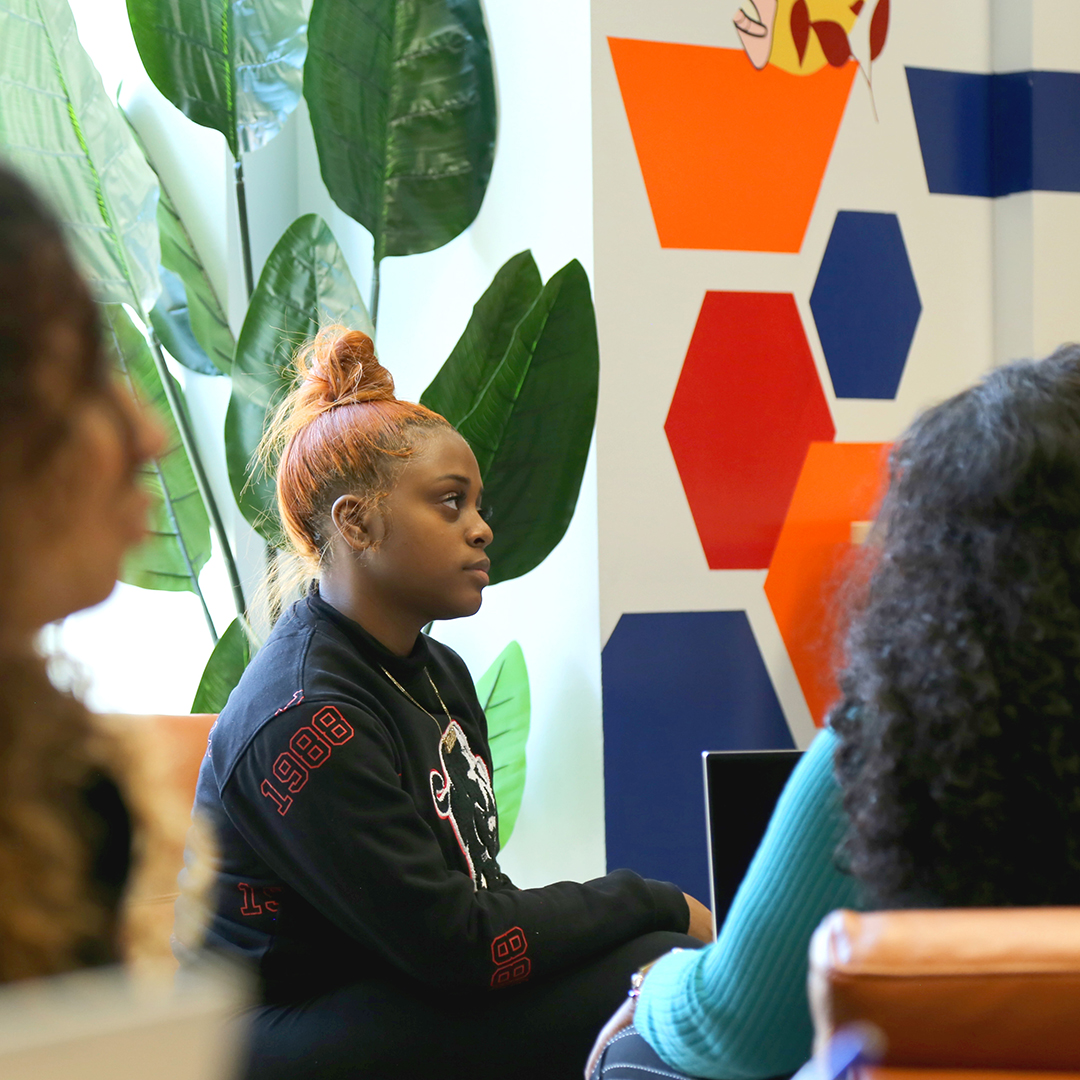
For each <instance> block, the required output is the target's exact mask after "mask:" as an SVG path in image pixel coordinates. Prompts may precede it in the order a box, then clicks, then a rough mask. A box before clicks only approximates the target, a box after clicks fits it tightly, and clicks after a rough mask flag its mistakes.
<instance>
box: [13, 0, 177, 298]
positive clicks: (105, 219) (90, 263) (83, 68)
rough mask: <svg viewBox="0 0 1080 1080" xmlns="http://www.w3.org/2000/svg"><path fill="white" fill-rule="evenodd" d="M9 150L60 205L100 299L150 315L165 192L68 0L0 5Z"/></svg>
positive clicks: (15, 161)
mask: <svg viewBox="0 0 1080 1080" xmlns="http://www.w3.org/2000/svg"><path fill="white" fill-rule="evenodd" d="M0 55H2V57H3V74H2V77H0V151H2V152H3V156H4V157H5V158H6V159H7V160H9V161H10V162H11V163H12V164H13V165H14V166H15V167H16V168H17V169H18V170H19V171H20V172H22V173H23V175H25V176H27V177H28V178H29V179H30V181H31V182H32V183H33V184H34V186H35V187H36V188H37V189H38V190H39V191H40V192H41V193H42V195H43V196H45V197H46V198H47V199H48V200H49V201H50V202H51V203H52V204H53V206H54V207H55V209H56V211H57V213H58V214H59V215H60V218H61V219H62V220H63V221H64V222H65V223H66V224H67V226H68V235H69V237H70V239H71V242H72V245H73V247H74V250H75V254H76V258H77V259H78V261H79V264H80V266H81V267H82V269H83V272H84V273H85V274H86V275H87V277H88V278H89V279H90V280H91V283H92V285H93V288H94V292H95V294H96V295H97V297H98V299H99V300H104V301H112V302H118V303H127V304H131V305H133V306H134V307H135V308H137V309H139V308H141V309H142V310H144V311H149V309H150V308H151V307H152V306H153V303H154V300H155V298H156V297H157V294H158V291H159V288H160V286H159V283H158V274H157V270H158V263H159V254H158V231H157V223H156V221H155V210H156V206H157V197H158V186H157V180H156V178H155V177H154V174H153V172H152V171H151V170H150V167H149V166H148V165H147V164H146V161H145V160H144V159H143V156H142V153H141V151H140V150H139V147H138V146H137V145H136V142H135V138H134V136H133V135H132V133H131V131H130V129H129V128H128V125H127V123H126V122H125V120H124V118H123V116H122V115H121V113H120V111H119V110H118V109H117V107H116V105H115V104H114V103H113V101H112V100H111V99H110V98H109V96H108V94H106V93H105V89H104V87H103V86H102V85H101V78H100V77H99V75H98V73H97V70H96V69H95V68H94V65H93V64H92V63H91V62H90V58H89V57H88V56H87V55H86V52H85V51H84V50H83V47H82V45H81V44H80V43H79V38H78V35H77V34H76V32H75V21H74V19H73V18H72V15H71V9H70V8H69V7H68V4H67V0H0Z"/></svg>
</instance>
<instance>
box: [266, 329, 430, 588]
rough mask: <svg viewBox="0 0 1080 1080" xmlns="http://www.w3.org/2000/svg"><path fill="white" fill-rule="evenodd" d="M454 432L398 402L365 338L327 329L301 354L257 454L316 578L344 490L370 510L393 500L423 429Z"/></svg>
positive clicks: (415, 407)
mask: <svg viewBox="0 0 1080 1080" xmlns="http://www.w3.org/2000/svg"><path fill="white" fill-rule="evenodd" d="M435 427H450V425H449V424H448V423H447V422H446V420H444V419H443V418H442V417H441V416H439V415H438V414H437V413H433V412H432V411H431V410H430V409H427V408H425V407H424V406H423V405H416V404H413V403H412V402H409V401H400V400H398V398H397V397H395V396H394V379H393V376H392V375H391V374H390V372H389V371H387V370H386V368H384V367H383V366H382V364H380V363H379V361H378V360H377V359H376V357H375V345H374V343H373V342H372V340H371V338H370V337H368V335H367V334H365V333H363V331H360V330H349V329H347V328H346V327H344V326H328V327H325V328H324V329H322V330H320V331H319V333H318V335H317V336H316V337H315V338H314V339H313V340H312V341H309V342H308V343H307V344H306V345H304V346H303V347H301V349H300V350H299V352H298V353H297V354H296V360H295V381H294V382H293V387H292V390H291V391H290V392H289V393H288V394H287V395H286V396H285V398H284V399H283V400H282V401H281V402H280V403H279V404H278V406H277V409H276V410H275V412H274V415H273V416H272V418H271V420H270V423H269V425H268V426H267V428H266V431H265V432H264V434H263V438H262V442H261V443H260V445H259V450H258V454H259V459H260V460H261V461H262V463H263V467H264V468H266V469H267V470H276V472H277V495H278V512H279V514H280V516H281V525H282V528H283V529H284V532H285V535H286V536H287V537H288V539H289V541H290V542H291V544H292V547H293V549H294V551H295V552H296V554H298V555H299V556H300V557H301V558H302V559H304V560H305V561H306V562H307V564H308V568H309V570H310V571H311V572H313V573H315V574H316V575H317V574H318V571H319V566H320V561H321V559H322V556H323V552H324V549H325V545H326V542H327V537H329V536H330V535H331V533H332V530H331V528H330V523H329V513H330V510H331V507H332V504H333V501H334V499H336V498H337V497H338V495H340V494H342V493H343V492H345V491H349V492H352V493H354V494H356V495H359V496H360V497H361V498H362V499H363V500H364V501H365V502H366V503H367V504H368V505H369V506H375V505H376V504H377V503H378V502H379V501H380V500H381V499H383V498H385V497H386V495H387V494H388V493H389V492H390V490H391V488H392V487H393V485H394V483H395V482H396V469H397V466H398V465H400V463H401V462H402V461H404V460H406V459H407V458H409V457H410V456H411V455H412V454H413V452H414V450H415V449H416V445H417V439H418V436H419V435H420V434H421V432H422V431H423V430H424V429H430V428H435Z"/></svg>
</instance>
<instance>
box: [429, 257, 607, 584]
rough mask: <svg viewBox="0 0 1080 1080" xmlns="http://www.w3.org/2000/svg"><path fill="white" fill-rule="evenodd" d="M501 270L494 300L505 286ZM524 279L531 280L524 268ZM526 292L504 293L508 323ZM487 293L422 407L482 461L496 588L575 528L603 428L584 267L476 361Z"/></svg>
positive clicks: (566, 275) (568, 274) (564, 272)
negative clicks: (597, 431) (596, 432)
mask: <svg viewBox="0 0 1080 1080" xmlns="http://www.w3.org/2000/svg"><path fill="white" fill-rule="evenodd" d="M521 258H522V256H520V255H519V256H515V259H521ZM513 262H514V260H511V263H513ZM508 265H509V264H508ZM505 269H506V268H505V267H504V270H505ZM502 273H503V271H500V274H499V275H497V276H496V279H495V282H493V283H492V286H491V287H490V288H489V290H488V293H491V292H492V290H495V289H496V286H497V285H498V287H499V290H500V291H502V290H503V289H504V283H503V282H501V281H500V276H501V275H502ZM518 273H520V274H522V275H523V277H524V278H526V279H527V277H528V274H527V272H526V271H525V269H524V267H523V266H521V265H519V268H518ZM527 288H528V286H527V285H521V286H519V287H518V288H517V289H508V290H506V298H505V300H504V301H503V302H504V303H505V304H506V305H507V306H508V307H510V308H511V311H510V312H509V313H508V315H507V317H506V320H505V321H506V322H509V320H510V319H512V318H513V317H514V311H516V310H517V307H518V306H519V305H520V304H521V300H522V297H523V294H524V292H525V291H526V289H527ZM488 293H485V295H484V297H482V298H481V300H480V302H479V303H478V304H477V305H476V308H475V309H474V313H473V318H472V319H470V321H469V325H468V326H467V327H466V328H465V333H464V335H462V341H459V343H458V345H457V346H456V347H455V348H454V351H453V353H452V354H451V356H450V358H449V359H448V360H447V361H446V363H445V364H444V365H443V366H442V369H441V370H440V371H439V374H438V375H437V376H436V377H435V379H434V381H433V382H432V383H431V385H430V386H429V387H428V388H427V390H425V391H424V393H423V395H422V396H421V399H420V400H421V401H422V402H423V403H424V404H425V405H427V406H428V407H429V408H431V409H434V410H435V411H436V412H439V413H442V415H443V416H445V417H446V418H447V420H449V421H450V422H451V423H452V424H453V425H454V426H455V427H456V428H457V429H458V430H459V431H460V432H461V434H462V435H463V436H464V437H465V439H466V440H467V442H468V443H469V445H470V446H471V447H472V449H473V453H475V454H476V460H477V463H478V464H479V466H480V475H481V476H482V477H483V480H484V502H485V503H486V504H488V505H489V506H490V507H491V508H492V510H493V518H492V528H493V530H494V532H495V539H494V541H493V543H492V545H491V549H490V553H491V580H492V582H493V583H495V582H499V581H507V580H509V579H510V578H515V577H519V576H520V575H521V574H525V573H527V572H528V571H529V570H532V569H533V567H535V566H538V565H539V564H540V563H541V562H542V561H543V560H544V559H545V558H547V556H548V554H549V553H550V552H551V550H552V548H554V547H555V545H556V544H557V543H558V542H559V541H560V540H561V539H562V537H563V534H564V533H565V532H566V529H567V526H568V525H569V524H570V519H571V518H572V517H573V515H574V507H575V506H576V505H577V497H578V492H579V491H580V489H581V477H582V474H583V472H584V470H585V460H586V458H587V457H588V453H589V443H590V441H591V439H592V430H593V425H594V424H595V421H596V394H597V385H598V382H599V372H600V355H599V348H598V345H597V340H596V316H595V314H594V312H593V305H592V296H591V295H590V292H589V279H588V277H587V276H586V274H585V271H584V270H583V269H582V266H581V264H580V263H579V262H578V261H577V260H574V261H573V262H570V263H568V264H567V265H566V266H564V267H563V268H562V269H561V270H560V271H559V272H558V273H557V274H555V275H554V276H553V277H552V278H551V280H550V281H549V282H548V283H547V284H546V285H545V286H544V287H543V289H542V290H541V292H540V295H539V296H538V297H537V299H536V300H535V301H534V302H533V304H532V305H531V307H529V309H528V310H527V311H526V313H525V315H524V316H523V317H522V318H521V320H520V322H518V323H517V325H516V327H515V328H514V331H513V333H512V335H511V336H510V341H509V345H508V346H507V348H506V349H505V352H503V354H502V355H501V356H499V355H498V349H497V347H496V348H495V349H494V350H493V352H492V353H491V354H489V355H487V356H481V355H478V351H479V350H478V349H474V348H473V347H472V346H471V344H470V343H469V342H467V341H466V339H469V338H470V337H472V336H473V335H475V337H476V339H477V340H478V341H482V340H483V335H482V334H481V333H480V332H479V327H480V325H482V324H483V323H485V322H490V321H492V320H493V319H494V315H493V313H492V310H491V309H492V308H496V307H497V302H496V298H495V297H492V298H491V299H490V303H489V296H488ZM478 313H480V315H482V318H481V317H478ZM491 340H492V342H493V343H496V344H497V343H498V341H499V340H500V339H499V336H498V335H491ZM462 387H466V388H467V389H468V393H465V392H463V390H462ZM538 507H540V508H542V510H538Z"/></svg>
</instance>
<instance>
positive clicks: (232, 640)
mask: <svg viewBox="0 0 1080 1080" xmlns="http://www.w3.org/2000/svg"><path fill="white" fill-rule="evenodd" d="M250 662H251V643H250V642H249V641H248V636H247V633H246V632H245V631H244V624H243V622H242V620H240V619H239V618H236V619H233V621H232V622H231V623H229V626H228V629H227V630H226V631H225V633H224V634H222V635H221V637H220V638H219V639H218V643H217V644H216V645H215V646H214V651H213V652H212V653H211V654H210V659H209V660H207V662H206V667H205V668H203V673H202V678H201V679H200V680H199V689H198V690H196V691H195V700H194V701H193V702H192V703H191V711H192V712H193V713H219V712H221V710H222V709H224V708H225V703H226V702H227V701H228V700H229V695H230V694H231V693H232V692H233V690H234V689H235V688H236V684H237V683H238V682H239V681H240V676H241V675H243V674H244V669H245V668H246V667H247V666H248V664H249V663H250Z"/></svg>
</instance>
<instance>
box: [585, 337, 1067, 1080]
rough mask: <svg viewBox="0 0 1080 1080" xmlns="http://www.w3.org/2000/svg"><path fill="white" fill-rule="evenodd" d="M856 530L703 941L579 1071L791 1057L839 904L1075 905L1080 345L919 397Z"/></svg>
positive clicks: (640, 1073) (800, 1055)
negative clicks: (743, 858)
mask: <svg viewBox="0 0 1080 1080" xmlns="http://www.w3.org/2000/svg"><path fill="white" fill-rule="evenodd" d="M862 551H863V558H862V561H861V563H857V564H856V572H855V573H853V574H852V576H851V580H850V583H849V585H848V586H847V593H848V596H847V600H848V601H849V604H848V616H847V618H848V626H849V630H848V638H847V648H846V655H847V659H846V661H845V663H844V667H843V670H842V671H841V674H840V679H839V682H840V689H841V696H840V700H839V702H838V703H837V704H836V706H835V707H834V708H833V709H832V711H831V714H830V717H829V722H828V723H827V725H826V727H825V729H824V730H823V731H822V732H820V733H819V734H818V736H817V737H816V738H815V739H814V741H813V743H812V744H811V746H810V748H809V749H808V750H807V752H806V754H804V755H803V758H802V760H801V761H800V762H799V764H798V766H797V767H796V769H795V771H794V772H793V774H792V777H791V780H790V781H789V783H788V785H787V787H786V788H785V790H784V792H783V794H782V796H781V798H780V801H779V803H778V804H777V808H776V812H775V813H774V815H773V819H772V821H771V822H770V824H769V828H768V830H767V832H766V834H765V837H764V839H763V840H762V843H761V846H760V847H759V849H758V852H757V854H756V855H755V857H754V860H753V862H752V863H751V866H750V868H749V870H748V871H747V874H746V878H745V879H744V881H743V883H742V885H741V886H740V888H739V891H738V894H737V895H736V897H735V900H734V902H733V904H732V907H731V910H730V912H729V914H728V917H727V919H726V920H725V922H724V925H723V927H722V929H721V931H720V934H719V937H718V939H717V941H716V942H715V943H714V944H713V945H711V946H708V947H706V948H705V949H702V950H699V951H696V952H693V953H677V954H669V955H668V956H665V957H662V958H661V959H660V960H659V961H657V962H656V963H655V964H654V965H652V966H651V967H650V969H649V970H648V972H647V973H645V975H644V977H643V978H639V979H638V980H637V984H638V985H637V986H635V988H634V990H633V991H632V996H631V998H630V999H628V1001H627V1002H626V1003H625V1004H624V1005H623V1006H622V1008H620V1010H619V1011H618V1012H617V1013H616V1014H615V1015H614V1016H613V1017H612V1018H611V1020H610V1021H609V1022H608V1024H607V1025H606V1026H605V1028H604V1030H603V1031H602V1032H601V1034H600V1037H599V1038H598V1039H597V1042H596V1045H595V1046H594V1048H593V1052H592V1054H591V1056H590V1058H589V1062H588V1065H587V1066H586V1073H585V1075H586V1076H588V1077H592V1078H593V1080H601V1078H603V1077H605V1076H607V1075H610V1076H612V1077H615V1076H618V1077H620V1078H622V1080H629V1078H631V1077H642V1078H644V1077H654V1076H658V1075H659V1076H669V1077H673V1078H676V1077H699V1078H710V1080H763V1078H766V1077H773V1076H780V1075H785V1074H790V1073H791V1072H793V1071H794V1070H795V1069H797V1068H798V1067H799V1066H800V1065H801V1064H802V1063H803V1062H804V1061H805V1060H806V1059H807V1058H808V1057H809V1055H810V1048H811V1038H812V1024H811V1021H810V1013H809V1007H808V1004H807V999H806V974H807V960H806V953H807V946H808V943H809V940H810V936H811V934H812V932H813V930H814V928H815V927H816V926H817V924H818V923H819V922H820V920H821V919H822V918H823V917H824V916H825V915H826V914H828V912H829V911H831V910H833V909H834V908H839V907H847V908H854V909H863V908H892V907H914V906H918V907H927V906H929V907H937V906H945V907H957V906H1011V905H1043V904H1075V903H1078V902H1080V346H1075V345H1069V346H1063V347H1062V348H1061V349H1059V350H1058V351H1057V352H1056V353H1055V354H1054V355H1053V356H1051V357H1049V358H1048V359H1046V360H1042V361H1022V362H1018V363H1014V364H1010V365H1008V366H1006V367H1002V368H999V369H998V370H996V371H993V372H991V373H990V374H989V375H987V376H986V377H985V378H983V379H982V380H981V381H980V382H979V383H978V384H977V385H976V386H973V387H971V388H969V389H967V390H964V391H963V392H961V393H959V394H957V395H955V396H954V397H952V398H950V399H948V400H947V401H945V402H942V403H941V404H939V405H937V406H935V407H933V408H931V409H928V410H927V411H926V412H924V413H923V414H922V415H921V416H919V417H918V418H917V419H916V420H915V422H914V423H913V424H912V425H911V427H910V428H909V429H908V430H907V432H906V433H905V434H904V435H903V436H902V437H901V438H900V440H899V441H898V442H897V443H896V445H895V446H894V448H893V450H892V453H891V456H890V462H889V487H888V491H887V493H886V495H885V497H884V501H883V503H882V507H881V510H880V512H879V514H878V516H877V520H876V522H875V524H874V527H873V530H872V532H871V536H870V540H869V543H868V544H867V545H866V546H865V547H864V548H863V549H862Z"/></svg>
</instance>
